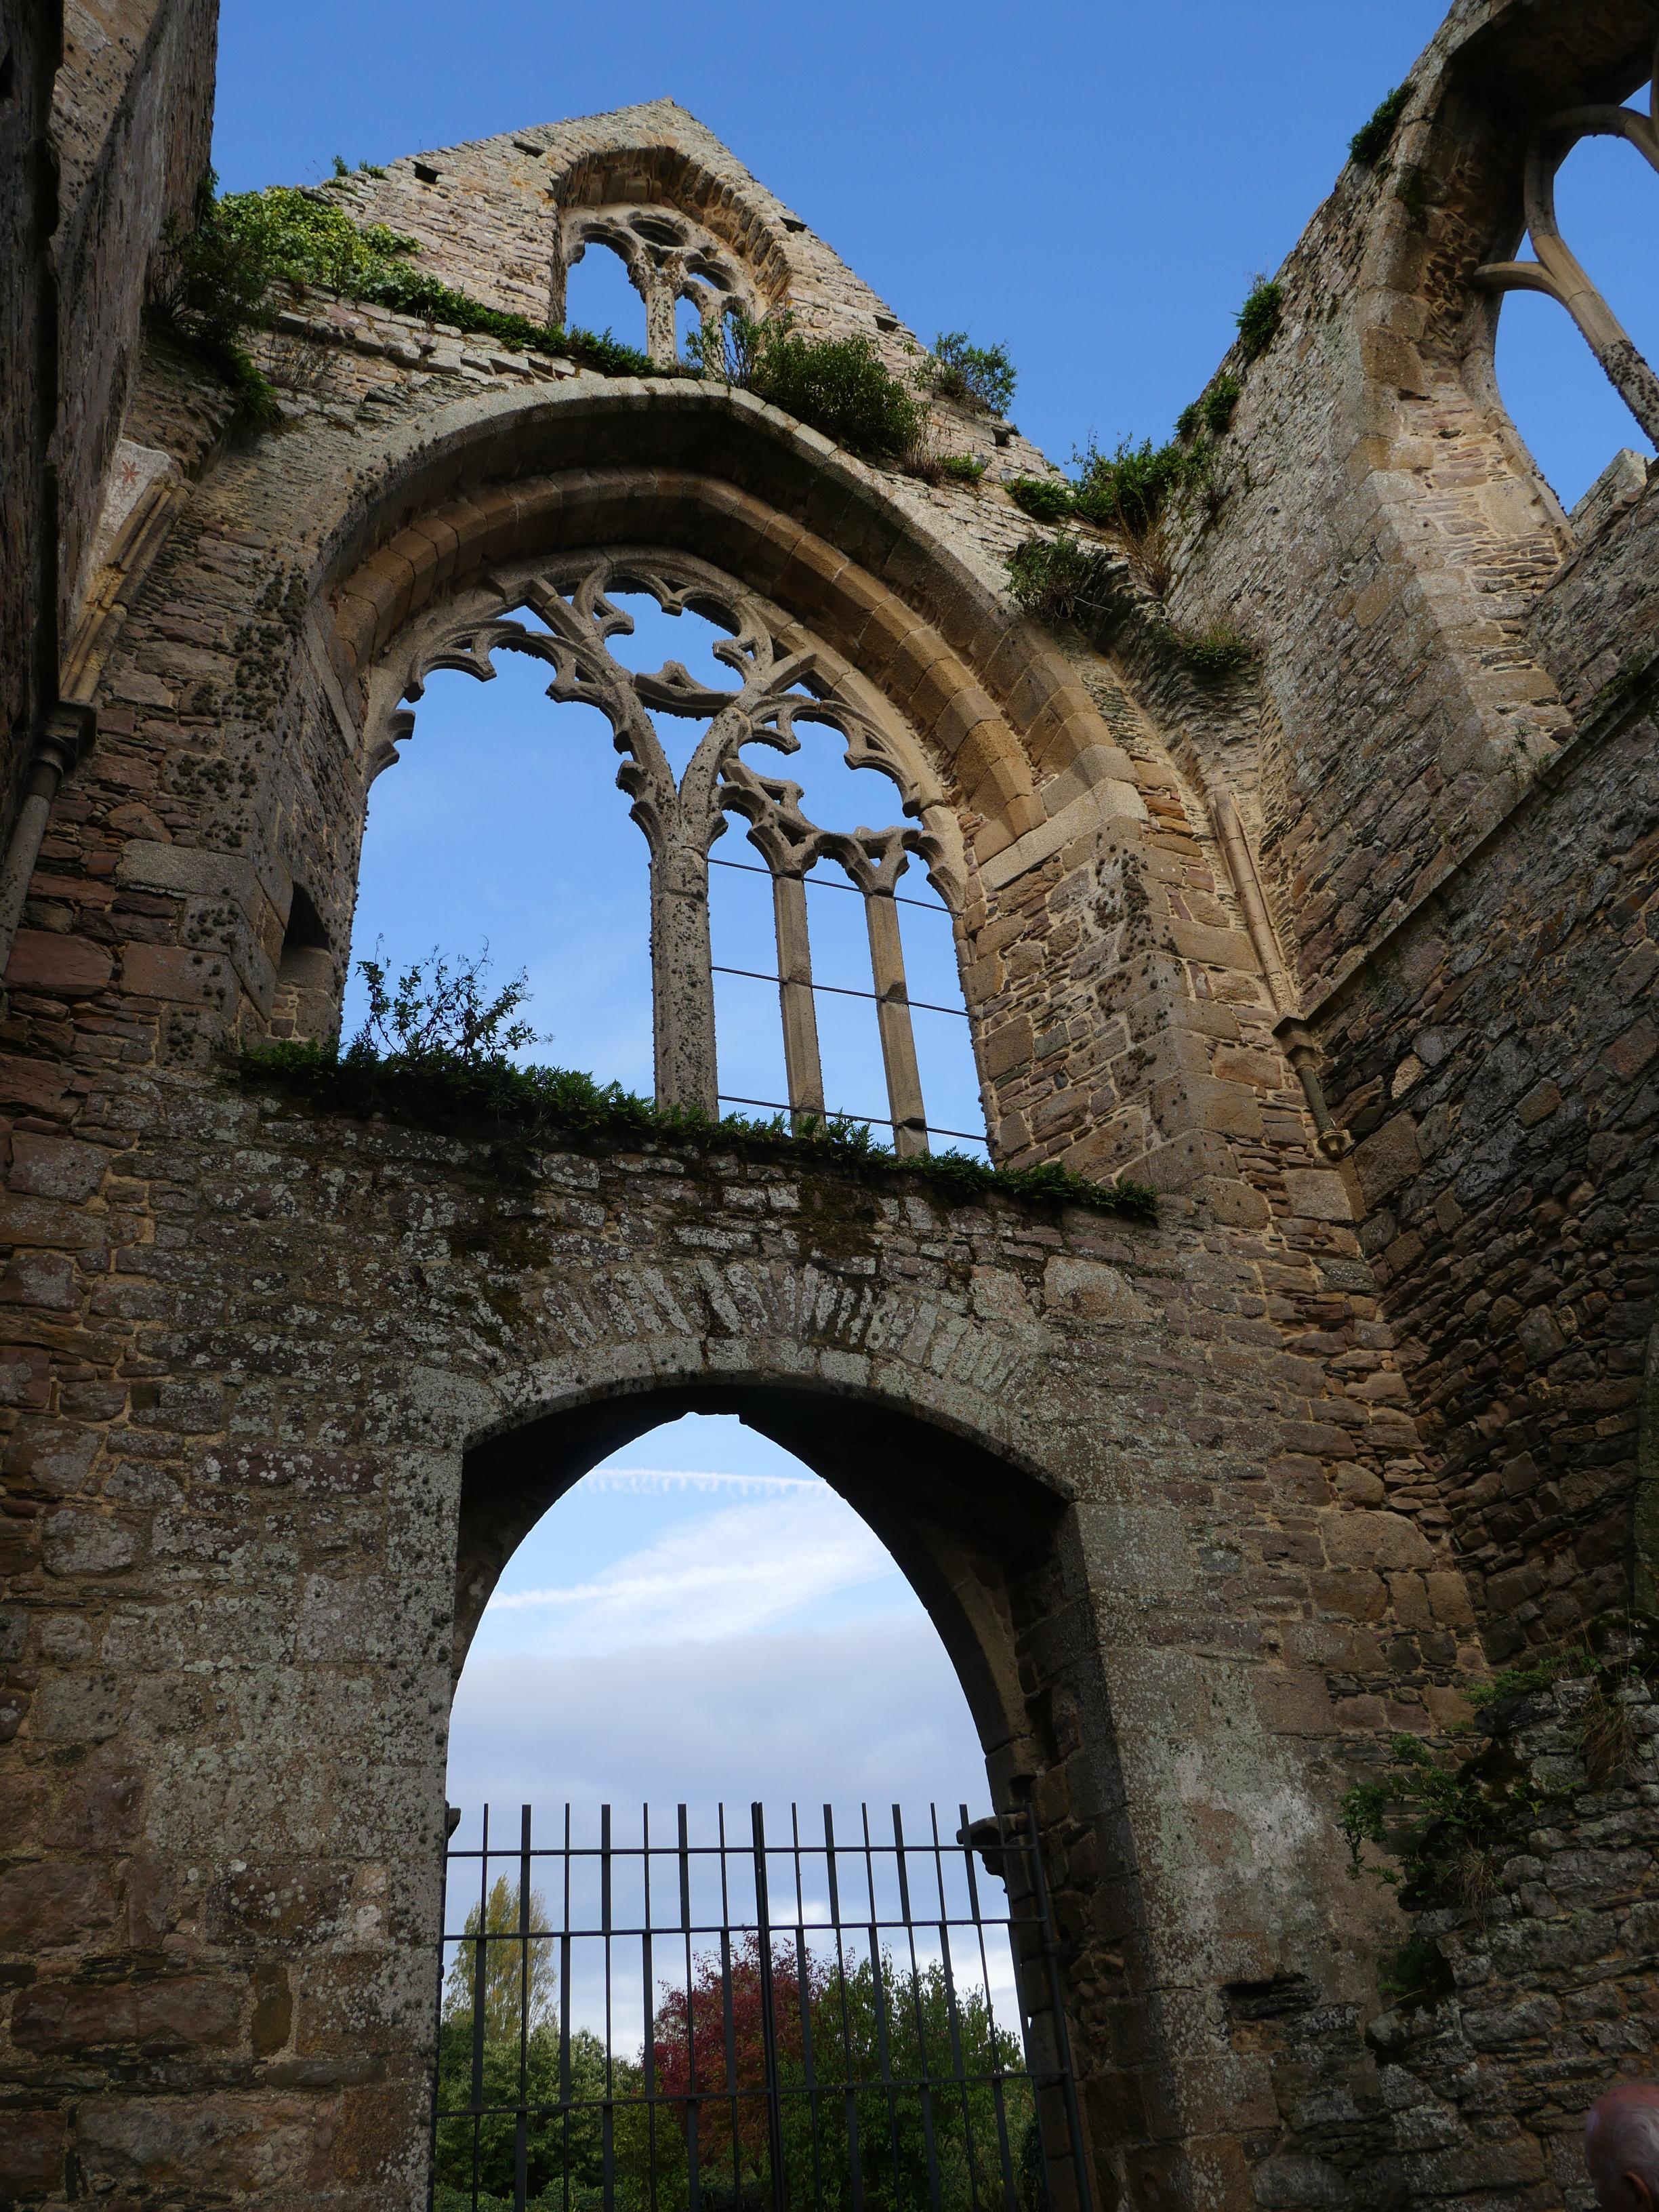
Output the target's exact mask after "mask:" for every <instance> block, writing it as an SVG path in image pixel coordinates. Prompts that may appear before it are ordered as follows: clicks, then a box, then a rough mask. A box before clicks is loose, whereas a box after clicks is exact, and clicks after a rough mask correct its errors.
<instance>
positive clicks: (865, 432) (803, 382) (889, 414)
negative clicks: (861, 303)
mask: <svg viewBox="0 0 1659 2212" xmlns="http://www.w3.org/2000/svg"><path fill="white" fill-rule="evenodd" d="M688 350H689V351H690V356H691V359H692V362H693V364H694V365H695V367H696V368H697V369H698V371H699V372H700V373H701V374H703V375H705V376H710V377H714V378H717V379H718V380H720V382H722V383H725V384H738V385H741V386H744V388H745V389H747V390H748V391H750V392H753V393H754V394H755V395H756V397H757V398H760V399H764V400H765V401H766V402H767V404H769V406H773V407H779V408H781V409H782V410H783V412H784V413H785V414H786V415H793V416H794V417H795V419H796V420H797V422H805V423H807V424H809V425H810V426H811V428H813V429H814V430H821V431H822V432H823V435H824V436H825V437H826V438H833V439H834V440H835V441H836V444H837V445H838V446H845V447H847V448H848V451H849V452H850V453H862V454H864V455H865V457H866V459H870V460H873V461H892V460H897V459H900V458H901V457H902V456H903V455H904V454H906V453H909V452H911V451H912V450H913V449H914V447H915V445H916V443H917V441H918V439H919V438H920V435H921V426H922V422H923V419H924V417H925V416H926V414H927V409H926V407H925V405H924V404H922V402H921V401H920V400H919V399H917V398H915V396H914V394H913V393H912V392H909V391H908V390H907V388H906V387H905V386H904V385H903V384H902V382H901V381H900V380H899V379H898V378H897V377H896V376H895V375H894V374H893V373H892V371H891V370H890V368H888V367H887V364H886V363H885V362H884V361H883V359H882V357H881V355H880V354H879V352H878V350H877V348H876V343H875V340H874V339H873V338H870V337H865V336H863V335H862V333H857V334H854V336H853V337H844V338H813V337H806V336H805V334H804V333H803V332H801V331H798V330H797V329H796V328H795V326H794V318H793V316H792V315H791V314H790V313H788V311H787V309H786V310H784V312H782V313H780V314H776V315H773V316H770V317H769V319H767V320H766V321H765V322H763V323H757V322H751V321H750V319H749V318H748V317H747V316H746V315H744V314H743V313H740V312H739V311H738V309H736V308H732V309H730V310H728V312H727V313H726V314H725V315H724V316H722V317H721V319H720V324H719V325H718V328H717V329H716V330H715V331H708V329H706V328H705V329H703V330H702V331H695V332H694V333H693V334H692V337H691V338H690V344H689V348H688Z"/></svg>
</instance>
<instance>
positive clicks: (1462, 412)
mask: <svg viewBox="0 0 1659 2212" xmlns="http://www.w3.org/2000/svg"><path fill="white" fill-rule="evenodd" d="M1548 14H1549V11H1547V10H1533V11H1525V10H1516V9H1505V8H1503V7H1496V8H1494V7H1490V6H1483V7H1476V6H1466V7H1462V8H1459V9H1455V10H1454V12H1453V15H1452V16H1451V17H1450V19H1449V22H1448V24H1447V27H1446V28H1445V30H1444V31H1443V33H1442V34H1441V37H1440V39H1439V40H1437V42H1436V45H1435V46H1434V47H1433V48H1432V49H1431V52H1430V53H1429V54H1428V55H1427V56H1426V57H1425V59H1424V61H1423V63H1422V64H1419V68H1418V70H1416V71H1415V72H1414V73H1413V79H1412V86H1411V100H1410V104H1409V106H1408V107H1407V113H1406V118H1405V120H1404V122H1403V123H1402V125H1401V127H1400V130H1399V131H1398V133H1397V135H1396V137H1395V143H1394V145H1393V146H1392V147H1391V149H1389V156H1388V158H1387V160H1386V161H1379V162H1378V163H1377V164H1376V165H1375V166H1374V167H1372V168H1371V169H1370V170H1364V169H1362V168H1360V167H1358V165H1351V166H1350V167H1349V168H1348V169H1347V170H1346V172H1345V173H1344V176H1343V178H1342V179H1341V180H1340V184H1339V185H1338V189H1337V191H1336V193H1335V195H1334V197H1333V198H1332V200H1331V201H1330V202H1329V203H1328V204H1327V206H1326V208H1325V209H1324V210H1322V212H1321V214H1320V216H1319V217H1318V218H1317V219H1316V222H1315V223H1314V225H1313V226H1312V227H1311V228H1310V231H1309V233H1308V234H1307V236H1306V237H1305V238H1304V240H1303V241H1302V243H1301V245H1300V246H1298V247H1297V252H1295V253H1294V254H1293V255H1292V256H1291V259H1290V260H1289V261H1288V262H1287V264H1285V269H1284V270H1282V271H1281V272H1280V281H1281V282H1282V283H1283V285H1284V288H1285V321H1284V325H1283V327H1282V329H1281V331H1280V333H1279V337H1277V339H1276V340H1275V341H1274V343H1273V345H1272V347H1271V348H1270V349H1268V351H1267V354H1266V355H1265V356H1263V358H1262V359H1261V360H1260V361H1259V362H1255V363H1254V364H1247V363H1245V362H1243V358H1242V356H1239V355H1237V354H1235V355H1234V356H1231V360H1230V364H1229V365H1230V366H1231V368H1232V369H1233V370H1234V371H1236V372H1237V373H1239V374H1241V375H1242V377H1243V386H1244V390H1243V399H1242V401H1241V404H1240V406H1239V410H1238V412H1237V416H1236V418H1235V422H1234V426H1233V429H1232V432H1231V435H1230V436H1229V437H1228V439H1227V440H1226V441H1224V447H1223V453H1222V459H1221V476H1220V481H1221V484H1222V487H1223V490H1224V494H1225V496H1224V499H1223V501H1222V505H1221V508H1220V512H1219V515H1218V518H1217V519H1216V520H1214V521H1213V522H1212V523H1209V524H1206V526H1205V527H1204V528H1203V529H1201V530H1200V531H1198V532H1195V533H1194V534H1193V535H1192V536H1191V537H1190V538H1189V539H1188V542H1187V543H1185V544H1183V545H1182V548H1181V549H1180V551H1179V555H1178V557H1177V562H1176V568H1177V579H1176V586H1175V589H1174V592H1173V595H1172V607H1173V609H1174V611H1175V612H1176V615H1177V617H1178V618H1180V619H1182V620H1183V621H1186V622H1188V623H1191V624H1193V625H1194V626H1202V624H1203V623H1204V622H1206V620H1210V619H1214V618H1216V617H1218V616H1219V615H1226V616H1227V617H1229V618H1231V619H1233V620H1236V621H1237V622H1238V623H1240V624H1241V625H1242V627H1243V629H1245V631H1246V632H1247V633H1248V634H1249V635H1250V636H1251V637H1252V638H1253V639H1254V640H1255V641H1257V642H1258V643H1259V644H1260V646H1261V649H1262V653H1263V673H1264V681H1265V684H1266V686H1267V691H1268V694H1269V697H1270V701H1271V712H1270V714H1268V716H1267V720H1265V721H1264V724H1263V732H1262V738H1261V759H1260V770H1259V775H1260V785H1259V789H1260V799H1259V809H1260V812H1259V819H1260V823H1261V841H1262V861H1263V867H1264V872H1265V873H1266V874H1267V880H1268V889H1269V892H1270V895H1271V896H1272V898H1273V902H1274V905H1275V910H1276V913H1277V915H1278V917H1279V923H1280V932H1281V936H1282V939H1283V941H1284V942H1285V945H1286V946H1287V948H1288V949H1289V951H1290V953H1291V959H1292V962H1293V964H1294V966H1295V968H1296V969H1297V983H1298V988H1299V991H1300V994H1301V1004H1300V1009H1299V1011H1301V1012H1303V1013H1304V1016H1305V1018H1307V1020H1308V1021H1309V1023H1310V1026H1311V1027H1312V1029H1313V1030H1314V1031H1315V1033H1316V1036H1318V1038H1319V1041H1320V1042H1321V1044H1322V1047H1323V1048H1324V1050H1325V1052H1326V1054H1328V1073H1327V1077H1326V1084H1327V1088H1328V1092H1329V1096H1330V1099H1331V1103H1332V1104H1333V1106H1334V1109H1335V1111H1336V1113H1337V1116H1338V1119H1339V1121H1340V1122H1341V1123H1342V1124H1343V1125H1344V1127H1346V1129H1347V1130H1348V1132H1349V1133H1351V1135H1352V1138H1353V1139H1356V1140H1357V1150H1356V1152H1355V1153H1354V1158H1353V1170H1354V1176H1355V1188H1356V1194H1357V1197H1358V1200H1360V1202H1361V1203H1362V1204H1363V1206H1364V1209H1365V1212H1366V1217H1367V1218H1366V1219H1365V1224H1364V1231H1363V1232H1362V1233H1363V1240H1364V1243H1365V1247H1366V1249H1367V1251H1368V1252H1369V1253H1370V1254H1372V1255H1375V1257H1376V1262H1377V1268H1378V1278H1377V1279H1378V1285H1379V1289H1380V1291H1381V1292H1382V1296H1383V1305H1384V1310H1386V1311H1387V1312H1388V1314H1389V1318H1390V1320H1391V1321H1392V1322H1394V1324H1395V1328H1396V1329H1397V1330H1398V1332H1399V1334H1400V1338H1401V1342H1402V1345H1403V1346H1404V1347H1405V1353H1404V1356H1405V1360H1406V1364H1407V1372H1408V1374H1409V1376H1410V1377H1411V1382H1412V1387H1413V1398H1414V1401H1415V1402H1416V1403H1417V1405H1418V1406H1419V1407H1420V1409H1421V1413H1422V1417H1423V1420H1424V1425H1425V1437H1426V1438H1427V1439H1428V1441H1429V1442H1430V1443H1431V1445H1432V1447H1433V1448H1434V1449H1435V1451H1436V1454H1437V1457H1438V1460H1439V1463H1440V1476H1439V1480H1440V1483H1441V1486H1442V1491H1443V1505H1444V1508H1445V1510H1447V1511H1448V1512H1449V1514H1450V1515H1451V1516H1452V1519H1453V1522H1454V1524H1455V1527H1456V1529H1457V1532H1458V1540H1459V1543H1460V1547H1461V1548H1462V1555H1463V1557H1464V1558H1465V1559H1466V1561H1467V1562H1468V1565H1469V1566H1470V1567H1471V1568H1472V1569H1473V1570H1474V1571H1475V1575H1476V1581H1475V1584H1474V1587H1475V1588H1476V1589H1477V1592H1480V1591H1482V1590H1483V1589H1484V1591H1485V1593H1486V1603H1488V1604H1489V1606H1490V1614H1489V1616H1488V1618H1489V1620H1490V1642H1491V1648H1492V1650H1494V1651H1495V1652H1497V1653H1499V1654H1503V1653H1506V1652H1508V1651H1509V1650H1511V1649H1512V1648H1514V1646H1515V1645H1516V1644H1517V1643H1518V1642H1521V1641H1526V1640H1538V1639H1541V1638H1542V1639H1547V1638H1551V1637H1553V1636H1555V1635H1557V1634H1559V1633H1561V1632H1564V1631H1565V1629H1566V1627H1567V1626H1569V1625H1570V1623H1571V1621H1572V1620H1577V1619H1582V1618H1584V1617H1586V1616H1588V1615H1590V1614H1593V1613H1595V1611H1596V1610H1597V1609H1598V1608H1599V1607H1601V1606H1603V1605H1605V1604H1607V1603H1609V1602H1613V1601H1619V1600H1620V1598H1621V1597H1622V1595H1624V1593H1625V1592H1626V1590H1627V1589H1628V1587H1629V1578H1630V1571H1631V1546H1632V1521H1631V1500H1632V1485H1633V1479H1634V1470H1635V1462H1636V1431H1637V1421H1638V1401H1639V1397H1640V1378H1641V1371H1642V1348H1643V1345H1644V1340H1645V1338H1646V1336H1647V1334H1648V1331H1649V1328H1650V1322H1651V1314H1652V1301H1653V1293H1654V1286H1655V1285H1654V1263H1653V1258H1652V1254H1653V1250H1654V1231H1655V1222H1654V1219H1653V1217H1652V1195H1651V1189H1650V1172H1651V1170H1650V1163H1651V1158H1652V1150H1651V1141H1652V1140H1651V1131H1652V1121H1653V1112H1654V1103H1655V1094H1654V1091H1653V1088H1652V1085H1651V1082H1650V1061H1651V1060H1652V1058H1653V1055H1654V1053H1655V1051H1656V1050H1659V1036H1656V1034H1655V1032H1654V1031H1653V1029H1652V1026H1651V1023H1650V1018H1649V1013H1648V1011H1647V1001H1648V990H1649V983H1650V969H1651V968H1652V967H1653V965H1654V963H1655V961H1656V958H1659V953H1656V950H1655V947H1654V945H1653V942H1652V939H1653V935H1654V931H1655V920H1654V912H1655V910H1654V897H1655V890H1656V883H1655V875H1654V860H1655V849H1656V848H1655V845H1654V827H1655V815H1654V799H1655V793H1654V787H1653V784H1652V779H1651V776H1650V770H1649V766H1648V763H1649V762H1650V758H1651V756H1652V751H1653V745H1654V738H1655V729H1654V723H1653V719H1652V710H1651V684H1650V668H1649V664H1650V661H1651V659H1652V656H1653V646H1652V637H1653V631H1654V626H1655V615H1656V610H1655V605H1654V592H1653V581H1652V563H1651V561H1650V557H1649V547H1650V542H1651V538H1652V534H1653V531H1654V528H1655V526H1656V517H1659V491H1656V490H1654V489H1650V490H1649V491H1648V493H1647V494H1646V495H1645V496H1644V497H1642V498H1641V499H1639V500H1638V501H1637V502H1636V503H1635V504H1634V505H1626V506H1625V507H1621V508H1620V509H1618V510H1616V511H1615V512H1614V513H1613V514H1612V515H1611V517H1610V519H1609V518H1607V517H1606V516H1605V515H1604V516H1603V517H1602V519H1601V526H1600V527H1599V529H1598V530H1597V531H1596V532H1595V535H1594V536H1593V537H1592V538H1590V539H1589V541H1588V542H1586V543H1583V544H1579V543H1577V541H1576V539H1575V538H1574V534H1573V532H1572V529H1571V526H1570V525H1569V524H1568V522H1567V520H1566V519H1565V517H1564V516H1563V515H1562V514H1561V513H1560V510H1559V506H1558V505H1557V503H1556V501H1555V500H1554V498H1553V494H1552V493H1551V492H1550V490H1549V489H1548V487H1547V485H1546V484H1545V483H1543V482H1542V480H1541V477H1539V475H1538V473H1537V471H1536V470H1535V468H1534V465H1533V464H1532V462H1531V459H1530V457H1529V456H1528V454H1527V453H1526V451H1525V449H1524V447H1522V446H1521V444H1520V442H1519V441H1518V440H1517V438H1516V434H1515V432H1514V429H1513V428H1512V426H1511V425H1510V422H1508V419H1507V417H1506V416H1504V412H1503V410H1502V407H1501V404H1499V401H1498V395H1497V391H1496V386H1495V383H1494V380H1493V377H1492V360H1491V354H1492V331H1493V327H1494V317H1493V314H1492V310H1491V307H1490V303H1483V301H1482V300H1481V297H1480V295H1478V294H1476V295H1471V291H1470V286H1469V282H1468V279H1469V272H1470V270H1472V269H1473V267H1474V265H1475V264H1476V263H1477V262H1479V261H1480V260H1482V259H1485V258H1491V257H1493V256H1496V255H1502V254H1505V253H1508V252H1511V251H1512V250H1513V248H1514V245H1515V240H1516V234H1517V228H1518V220H1519V218H1518V214H1517V210H1518V207H1519V197H1518V193H1519V158H1520V154H1521V152H1522V150H1523V149H1524V145H1525V141H1526V133H1527V131H1528V128H1529V127H1530V118H1533V117H1534V116H1537V115H1539V114H1541V113H1543V112H1547V111H1548V109H1549V108H1550V107H1551V106H1556V105H1559V103H1560V101H1561V100H1562V99H1563V98H1564V97H1565V94H1564V92H1563V87H1564V86H1569V87H1571V86H1577V87H1578V88H1580V89H1582V90H1583V92H1584V93H1585V94H1595V96H1598V97H1609V96H1612V97H1620V96H1622V95H1623V94H1625V93H1626V92H1627V91H1628V90H1629V89H1630V88H1631V85H1632V82H1636V81H1637V80H1638V78H1639V77H1640V76H1643V75H1644V73H1645V64H1646V63H1647V62H1650V59H1651V54H1652V49H1653V43H1654V39H1655V36H1656V33H1659V10H1656V9H1653V8H1651V7H1650V6H1638V5H1631V6H1624V7H1606V8H1600V9H1590V10H1583V9H1579V10H1575V11H1572V22H1571V27H1570V28H1569V27H1568V26H1567V24H1566V22H1565V18H1564V19H1563V20H1562V21H1561V22H1560V23H1559V24H1553V23H1552V22H1551V21H1547V16H1548ZM1633 181H1634V180H1633ZM1313 456H1317V457H1318V458H1317V461H1316V462H1315V461H1314V460H1313V459H1312V457H1313Z"/></svg>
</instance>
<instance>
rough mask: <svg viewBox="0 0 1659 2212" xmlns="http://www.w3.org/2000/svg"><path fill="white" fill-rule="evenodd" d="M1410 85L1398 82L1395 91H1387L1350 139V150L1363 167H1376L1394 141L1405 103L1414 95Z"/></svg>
mask: <svg viewBox="0 0 1659 2212" xmlns="http://www.w3.org/2000/svg"><path fill="white" fill-rule="evenodd" d="M1411 93H1412V88H1411V86H1410V85H1409V84H1397V85H1395V88H1394V90H1393V91H1392V92H1388V93H1384V94H1383V97H1382V99H1381V100H1378V102H1377V103H1376V107H1375V108H1374V109H1373V110H1372V112H1371V114H1370V118H1369V119H1368V120H1367V121H1366V122H1364V123H1362V124H1361V125H1360V126H1359V128H1358V131H1355V132H1354V134H1353V137H1352V138H1350V139H1349V141H1348V152H1349V155H1351V157H1352V159H1353V160H1354V161H1358V163H1359V165H1360V167H1361V168H1364V169H1370V168H1375V167H1376V164H1377V162H1378V161H1381V160H1382V158H1383V155H1384V154H1386V153H1387V152H1388V150H1389V147H1390V145H1391V144H1392V143H1394V134H1395V130H1396V129H1397V128H1398V126H1399V123H1400V118H1401V116H1402V115H1403V114H1404V113H1405V112H1406V102H1407V100H1409V99H1410V98H1411Z"/></svg>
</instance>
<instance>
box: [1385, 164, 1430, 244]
mask: <svg viewBox="0 0 1659 2212" xmlns="http://www.w3.org/2000/svg"><path fill="white" fill-rule="evenodd" d="M1394 196H1395V198H1396V199H1397V200H1398V201H1399V203H1400V204H1401V207H1402V208H1404V209H1405V210H1406V220H1407V222H1408V223H1409V224H1410V225H1411V228H1413V230H1426V229H1427V228H1428V226H1429V209H1430V206H1431V204H1432V193H1431V188H1430V180H1429V173H1428V171H1427V170H1426V169H1423V168H1419V167H1418V165H1417V163H1416V162H1415V161H1407V162H1403V163H1402V164H1401V170H1400V178H1399V181H1398V182H1397V183H1396V185H1395V188H1394Z"/></svg>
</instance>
